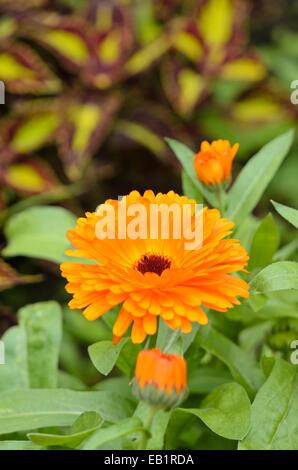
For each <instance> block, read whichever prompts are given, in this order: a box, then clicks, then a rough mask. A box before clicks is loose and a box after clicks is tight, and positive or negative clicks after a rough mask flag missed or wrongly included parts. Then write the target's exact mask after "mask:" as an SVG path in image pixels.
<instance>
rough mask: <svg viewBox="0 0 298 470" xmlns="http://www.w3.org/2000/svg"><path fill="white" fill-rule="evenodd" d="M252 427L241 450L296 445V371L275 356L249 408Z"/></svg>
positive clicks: (297, 380) (297, 428)
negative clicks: (267, 374) (273, 362)
mask: <svg viewBox="0 0 298 470" xmlns="http://www.w3.org/2000/svg"><path fill="white" fill-rule="evenodd" d="M251 412H252V414H251V428H250V431H249V433H248V435H247V436H246V437H245V439H244V440H243V441H242V442H241V443H240V444H239V449H240V450H293V449H298V420H297V413H298V375H297V370H296V368H295V367H294V366H292V365H290V364H288V363H286V362H285V361H283V360H281V359H277V361H276V363H275V365H274V367H273V369H272V371H271V374H270V376H269V377H268V379H267V380H266V382H265V383H264V385H263V386H262V387H261V389H260V390H259V392H258V394H257V396H256V398H255V400H254V402H253V404H252V409H251Z"/></svg>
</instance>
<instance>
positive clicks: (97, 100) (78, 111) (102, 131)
mask: <svg viewBox="0 0 298 470" xmlns="http://www.w3.org/2000/svg"><path fill="white" fill-rule="evenodd" d="M118 104H119V100H118V97H116V96H114V95H113V96H108V97H105V98H103V97H101V96H100V95H97V94H90V95H85V96H84V95H82V96H74V95H73V96H69V97H68V98H66V99H65V101H63V102H62V103H61V112H62V117H63V119H62V125H61V126H60V128H59V130H58V133H57V135H58V137H57V138H58V144H59V150H60V154H61V158H62V160H63V162H64V164H65V168H66V172H67V174H68V176H69V177H70V178H71V179H76V178H79V177H80V176H81V172H82V170H83V169H84V168H85V167H86V165H87V164H88V162H89V160H90V158H91V157H92V155H93V153H94V152H95V151H96V150H97V148H98V147H99V145H100V144H101V142H102V141H103V140H104V138H105V136H106V134H107V132H108V131H109V129H110V125H111V121H112V118H113V115H114V113H115V111H116V109H117V107H118Z"/></svg>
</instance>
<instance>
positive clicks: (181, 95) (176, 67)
mask: <svg viewBox="0 0 298 470" xmlns="http://www.w3.org/2000/svg"><path fill="white" fill-rule="evenodd" d="M162 82H163V88H164V91H165V94H166V96H167V97H168V100H169V101H170V103H171V105H172V106H173V108H174V109H175V110H176V111H177V112H178V113H179V114H182V115H186V116H189V115H191V113H192V112H193V110H194V108H195V107H196V105H197V104H198V102H199V101H200V100H202V99H203V98H204V97H205V96H206V94H207V93H208V81H207V80H206V79H205V78H204V77H203V75H201V74H200V73H199V72H198V71H197V70H196V69H195V68H193V67H185V66H181V65H180V64H179V62H177V61H176V60H174V59H168V60H167V61H165V62H164V64H163V68H162Z"/></svg>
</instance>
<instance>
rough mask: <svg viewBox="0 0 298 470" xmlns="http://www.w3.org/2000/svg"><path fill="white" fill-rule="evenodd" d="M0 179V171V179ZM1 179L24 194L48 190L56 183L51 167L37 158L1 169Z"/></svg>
mask: <svg viewBox="0 0 298 470" xmlns="http://www.w3.org/2000/svg"><path fill="white" fill-rule="evenodd" d="M1 179H2V174H1V172H0V181H1ZM3 180H4V184H6V185H7V186H9V187H11V188H12V189H14V190H15V191H17V192H19V193H21V194H26V195H28V194H29V195H33V194H39V193H43V192H45V191H49V190H51V189H53V188H54V187H55V186H57V184H58V180H57V178H56V176H55V175H54V172H53V170H52V169H51V167H50V166H49V165H47V163H46V162H43V161H42V160H40V159H37V158H35V159H33V158H31V159H27V160H25V161H21V162H16V163H13V164H11V165H8V166H7V168H5V169H4V171H3Z"/></svg>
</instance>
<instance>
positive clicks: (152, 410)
mask: <svg viewBox="0 0 298 470" xmlns="http://www.w3.org/2000/svg"><path fill="white" fill-rule="evenodd" d="M157 411H158V407H157V406H154V405H148V415H147V418H146V420H145V422H144V428H145V429H144V431H143V434H142V438H141V440H140V443H139V449H138V450H146V448H147V444H148V440H149V439H150V437H151V428H152V424H153V421H154V418H155V415H156V413H157Z"/></svg>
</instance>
